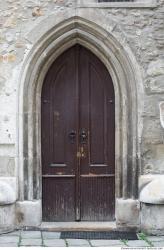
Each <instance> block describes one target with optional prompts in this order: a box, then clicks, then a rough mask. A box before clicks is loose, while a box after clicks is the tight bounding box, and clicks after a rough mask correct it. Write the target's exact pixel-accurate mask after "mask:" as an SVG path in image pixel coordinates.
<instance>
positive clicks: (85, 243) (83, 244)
mask: <svg viewBox="0 0 164 250" xmlns="http://www.w3.org/2000/svg"><path fill="white" fill-rule="evenodd" d="M66 242H67V244H68V246H69V247H80V246H81V247H90V244H89V241H87V240H83V239H66Z"/></svg>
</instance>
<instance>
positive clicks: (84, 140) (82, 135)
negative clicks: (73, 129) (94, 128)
mask: <svg viewBox="0 0 164 250" xmlns="http://www.w3.org/2000/svg"><path fill="white" fill-rule="evenodd" d="M87 138H88V135H87V132H86V130H85V129H82V130H81V132H80V143H81V144H86V143H87Z"/></svg>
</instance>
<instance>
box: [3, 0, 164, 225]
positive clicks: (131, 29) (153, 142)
mask: <svg viewBox="0 0 164 250" xmlns="http://www.w3.org/2000/svg"><path fill="white" fill-rule="evenodd" d="M86 2H87V1H86ZM83 3H84V1H83ZM91 9H92V8H87V7H86V6H85V7H82V6H79V5H78V4H77V1H76V0H40V1H39V0H29V1H28V0H26V1H24V0H5V1H1V2H0V29H1V30H0V111H1V112H0V135H1V136H0V178H1V177H16V180H15V181H16V183H17V176H18V170H19V169H18V168H19V167H20V165H19V162H18V148H19V137H18V123H17V120H18V114H17V110H18V103H17V100H18V99H17V94H18V90H19V87H20V86H19V84H20V77H21V76H20V72H21V70H22V65H23V62H24V61H25V60H26V58H27V57H28V55H29V54H30V50H31V49H32V47H33V44H32V41H31V40H30V41H29V39H28V35H27V34H29V33H30V32H31V33H32V32H33V30H34V28H35V27H37V26H38V25H39V23H41V22H42V21H44V20H45V19H46V18H47V17H48V16H53V17H54V21H55V20H56V19H57V18H58V17H59V16H62V15H64V13H66V11H70V10H71V11H72V15H75V16H76V15H78V13H79V12H85V13H86V14H85V15H86V18H87V15H88V18H89V16H90V15H92V14H91V12H90V10H91ZM92 13H93V9H92ZM94 13H95V16H96V15H98V16H100V15H102V17H103V18H102V22H101V26H102V28H103V29H105V30H107V31H109V32H110V33H112V34H113V35H114V36H115V37H117V38H118V41H119V42H120V43H121V44H122V45H123V46H124V45H126V46H128V47H129V48H130V50H131V51H132V53H133V55H134V57H135V59H136V61H137V63H138V65H139V67H140V72H141V75H142V81H143V90H142V92H143V95H141V100H139V101H141V103H144V105H143V106H142V105H141V106H140V108H139V110H138V112H139V113H140V117H142V120H141V122H140V121H139V133H138V136H139V138H138V139H139V145H140V148H141V150H140V154H139V158H140V159H139V163H138V164H139V166H140V168H141V169H140V173H141V174H142V175H145V174H151V175H154V174H164V163H163V162H164V128H162V126H161V123H160V111H159V103H161V102H162V101H164V0H157V2H156V7H153V8H152V7H150V8H149V7H144V8H142V6H141V7H136V8H128V7H127V8H122V7H121V8H111V7H109V8H108V7H105V8H101V7H100V8H94ZM64 19H65V17H64V16H63V20H64ZM51 20H52V22H53V19H51ZM104 20H105V21H104ZM95 23H96V19H95ZM38 32H39V31H38ZM35 36H37V33H36V34H35ZM129 95H130V93H129ZM17 189H18V187H17ZM17 189H15V192H17V191H16V190H17ZM16 196H17V195H16ZM144 214H145V209H144ZM11 221H12V220H11Z"/></svg>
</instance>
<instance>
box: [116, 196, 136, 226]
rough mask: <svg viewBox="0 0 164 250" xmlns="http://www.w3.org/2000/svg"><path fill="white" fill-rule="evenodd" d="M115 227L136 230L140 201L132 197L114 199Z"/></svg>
mask: <svg viewBox="0 0 164 250" xmlns="http://www.w3.org/2000/svg"><path fill="white" fill-rule="evenodd" d="M116 223H117V228H121V229H122V230H127V229H128V230H129V229H132V230H138V229H139V228H140V202H139V201H138V200H133V199H125V200H124V199H117V200H116Z"/></svg>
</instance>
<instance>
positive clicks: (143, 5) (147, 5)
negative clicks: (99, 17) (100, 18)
mask: <svg viewBox="0 0 164 250" xmlns="http://www.w3.org/2000/svg"><path fill="white" fill-rule="evenodd" d="M77 7H79V8H133V9H134V8H155V7H157V2H156V0H152V1H149V2H145V0H143V1H138V2H113V3H112V2H109V3H87V4H84V3H82V4H80V3H79V4H78V5H77Z"/></svg>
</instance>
